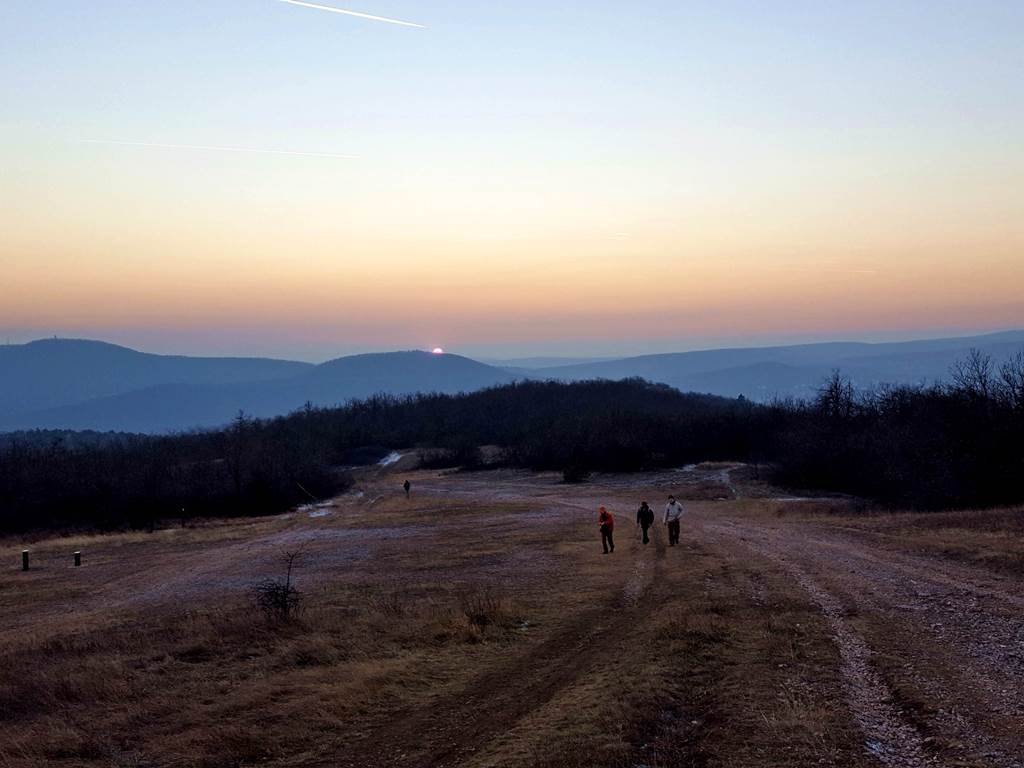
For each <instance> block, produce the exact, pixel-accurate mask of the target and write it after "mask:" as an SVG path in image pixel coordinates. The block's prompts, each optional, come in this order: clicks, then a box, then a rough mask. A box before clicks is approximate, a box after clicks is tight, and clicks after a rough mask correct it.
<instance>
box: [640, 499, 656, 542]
mask: <svg viewBox="0 0 1024 768" xmlns="http://www.w3.org/2000/svg"><path fill="white" fill-rule="evenodd" d="M636 524H637V525H639V526H640V530H642V531H643V532H644V544H650V543H651V539H650V537H649V536H648V535H647V531H648V529H649V528H650V527H651V526H652V525H654V510H653V509H651V508H650V507H649V506H648V504H647V502H646V501H643V502H641V503H640V509H638V510H637V511H636Z"/></svg>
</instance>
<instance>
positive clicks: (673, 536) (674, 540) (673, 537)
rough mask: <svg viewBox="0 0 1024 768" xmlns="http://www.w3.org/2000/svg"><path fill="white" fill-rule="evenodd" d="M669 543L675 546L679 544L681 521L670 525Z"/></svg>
mask: <svg viewBox="0 0 1024 768" xmlns="http://www.w3.org/2000/svg"><path fill="white" fill-rule="evenodd" d="M668 543H669V545H670V546H673V547H674V546H675V545H676V544H678V543H679V521H678V520H673V521H672V522H670V523H669V524H668Z"/></svg>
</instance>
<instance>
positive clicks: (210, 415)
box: [0, 341, 517, 433]
mask: <svg viewBox="0 0 1024 768" xmlns="http://www.w3.org/2000/svg"><path fill="white" fill-rule="evenodd" d="M37 344H38V342H37ZM89 344H93V343H91V342H84V343H83V342H68V343H67V345H66V346H62V345H61V343H60V342H59V341H58V342H47V344H46V346H45V349H47V350H48V351H49V352H50V354H51V359H50V360H49V361H47V364H38V365H36V366H35V367H34V368H30V369H29V370H28V371H22V372H21V373H20V375H19V376H18V377H14V378H12V379H10V380H9V379H7V378H6V376H4V377H2V378H0V395H2V396H3V398H2V399H3V401H4V402H5V403H11V404H14V407H9V408H8V409H6V410H5V412H4V413H3V414H2V415H0V429H3V430H15V429H73V430H88V429H93V430H104V431H106V430H113V431H124V432H149V433H155V432H171V431H180V430H186V429H193V428H202V427H214V426H218V425H222V424H225V423H227V422H228V421H230V420H231V418H232V417H233V416H234V415H235V414H237V413H238V411H239V410H243V411H245V412H246V413H247V414H250V415H253V416H262V417H269V416H277V415H281V414H284V413H288V412H290V411H293V410H295V409H297V408H300V407H302V406H303V405H304V404H305V403H307V402H311V403H313V404H314V405H324V406H327V405H336V404H338V403H342V402H345V401H347V400H351V399H354V398H364V397H368V396H370V395H374V394H377V393H387V394H395V395H401V394H412V393H415V392H445V393H456V392H468V391H472V390H476V389H482V388H484V387H488V386H493V385H496V384H503V383H507V382H510V381H513V380H515V379H516V378H517V377H516V376H515V375H514V374H512V373H509V372H507V371H504V370H501V369H498V368H494V367H491V366H487V365H484V364H483V363H478V362H476V361H475V360H470V359H468V358H465V357H460V356H458V355H431V354H427V353H425V352H392V353H382V354H370V355H355V356H352V357H343V358H339V359H337V360H332V361H329V362H327V363H323V364H322V365H309V364H304V363H279V362H278V361H252V360H244V359H238V360H231V359H227V360H209V359H204V358H162V357H161V356H159V355H142V354H141V353H137V352H133V351H132V350H127V349H124V348H122V347H113V348H112V349H111V347H112V345H106V344H96V345H95V346H93V347H91V349H92V350H93V351H94V352H96V354H95V355H94V356H90V355H88V354H83V351H85V350H88V349H90V347H88V345H89ZM25 346H27V347H30V346H33V345H25ZM8 349H10V348H8ZM65 350H66V351H67V352H68V353H69V354H67V355H63V354H62V353H63V352H64V351H65ZM136 356H139V357H141V358H143V359H142V360H140V359H139V357H136ZM11 358H15V356H13V355H12V356H11ZM11 358H9V359H11ZM152 358H156V360H153V359H152ZM15 359H16V358H15ZM232 363H237V367H234V368H232ZM5 365H6V363H5V361H4V359H3V358H0V373H5V372H6V371H4V366H5ZM76 366H77V369H76ZM75 370H78V371H79V372H78V373H77V374H76V373H75ZM119 375H123V376H124V380H123V381H118V379H117V377H118V376H119ZM50 377H59V378H60V379H61V382H60V385H59V386H57V385H51V384H49V383H48V379H49V378H50ZM33 380H37V381H38V382H39V383H40V385H41V387H42V388H43V389H45V393H46V397H45V398H44V397H40V396H35V397H33V393H32V381H33ZM76 382H84V384H83V385H81V386H76ZM61 397H63V398H64V401H63V402H60V398H61ZM54 401H57V402H56V403H55V402H54ZM26 403H28V404H30V407H24V404H26ZM39 403H43V404H44V405H43V407H34V408H33V407H31V405H32V404H37V405H38V404H39ZM19 404H20V405H21V406H22V407H21V408H18V407H17V405H19Z"/></svg>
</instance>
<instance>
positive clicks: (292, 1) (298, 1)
mask: <svg viewBox="0 0 1024 768" xmlns="http://www.w3.org/2000/svg"><path fill="white" fill-rule="evenodd" d="M281 2H282V3H288V4H289V5H301V6H302V7H303V8H315V9H316V10H318V11H329V12H330V13H341V14H344V15H345V16H355V17H356V18H359V19H369V20H370V21H383V22H384V23H385V24H398V25H399V26H401V27H415V28H416V29H426V27H425V26H423V25H422V24H413V23H412V22H411V21H400V20H399V19H389V18H387V17H385V16H373V15H372V14H369V13H360V12H359V11H347V10H345V9H344V8H335V7H333V6H330V5H318V4H317V3H307V2H303V0H281Z"/></svg>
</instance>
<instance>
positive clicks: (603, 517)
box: [597, 507, 615, 555]
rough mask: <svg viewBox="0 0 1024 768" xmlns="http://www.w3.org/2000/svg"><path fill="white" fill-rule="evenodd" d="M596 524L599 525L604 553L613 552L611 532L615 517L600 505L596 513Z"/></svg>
mask: <svg viewBox="0 0 1024 768" xmlns="http://www.w3.org/2000/svg"><path fill="white" fill-rule="evenodd" d="M597 524H598V525H599V526H600V527H601V546H603V547H604V553H605V554H606V555H607V554H608V553H609V552H614V551H615V540H614V539H613V538H612V533H614V531H615V518H614V517H612V513H611V512H609V511H608V510H607V509H605V508H604V507H601V508H600V509H599V510H598V513H597Z"/></svg>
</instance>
